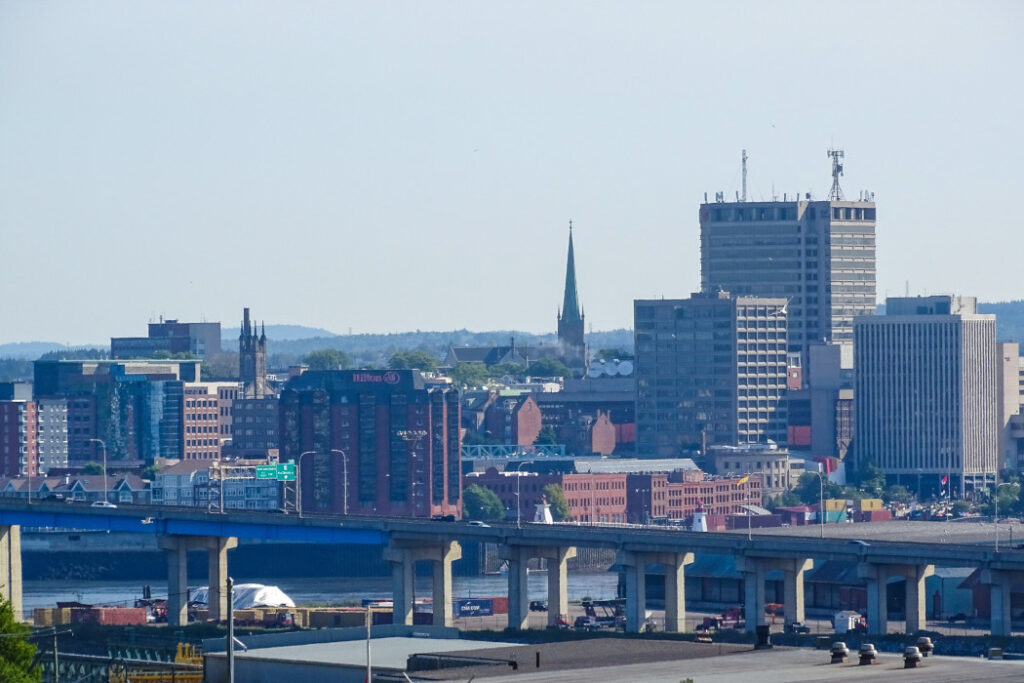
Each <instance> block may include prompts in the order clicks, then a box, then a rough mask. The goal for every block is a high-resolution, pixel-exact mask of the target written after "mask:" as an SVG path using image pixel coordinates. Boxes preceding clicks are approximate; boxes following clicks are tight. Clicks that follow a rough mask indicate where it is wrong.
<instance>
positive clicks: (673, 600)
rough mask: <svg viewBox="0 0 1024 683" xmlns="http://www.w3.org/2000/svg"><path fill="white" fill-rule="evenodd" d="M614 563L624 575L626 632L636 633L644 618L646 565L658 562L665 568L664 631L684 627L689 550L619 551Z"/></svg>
mask: <svg viewBox="0 0 1024 683" xmlns="http://www.w3.org/2000/svg"><path fill="white" fill-rule="evenodd" d="M617 562H618V563H619V564H620V565H622V566H623V568H624V569H625V574H626V631H627V632H628V633H637V632H639V631H640V630H641V629H642V628H643V625H644V622H646V621H647V605H646V602H647V584H646V579H647V567H648V566H650V565H657V564H660V565H661V566H662V567H663V568H664V570H665V631H667V632H672V633H679V632H682V631H684V630H686V565H688V564H691V563H692V562H693V553H645V552H639V551H627V550H623V551H620V552H619V554H618V558H617Z"/></svg>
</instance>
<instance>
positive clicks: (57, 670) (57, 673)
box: [53, 629, 60, 683]
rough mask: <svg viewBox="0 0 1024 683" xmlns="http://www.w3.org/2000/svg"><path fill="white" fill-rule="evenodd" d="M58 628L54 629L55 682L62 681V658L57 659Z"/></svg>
mask: <svg viewBox="0 0 1024 683" xmlns="http://www.w3.org/2000/svg"><path fill="white" fill-rule="evenodd" d="M57 635H58V634H57V629H53V683H60V660H58V659H57Z"/></svg>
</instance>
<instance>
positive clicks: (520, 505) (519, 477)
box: [515, 460, 526, 529]
mask: <svg viewBox="0 0 1024 683" xmlns="http://www.w3.org/2000/svg"><path fill="white" fill-rule="evenodd" d="M525 464H526V461H525V460H524V461H523V462H520V463H519V464H518V465H516V469H515V472H516V528H517V529H518V528H520V526H521V525H520V515H521V513H522V510H523V500H522V498H520V493H521V491H522V488H521V487H520V482H521V481H522V479H523V473H522V471H521V470H520V469H519V468H520V467H522V466H523V465H525Z"/></svg>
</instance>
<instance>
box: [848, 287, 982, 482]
mask: <svg viewBox="0 0 1024 683" xmlns="http://www.w3.org/2000/svg"><path fill="white" fill-rule="evenodd" d="M854 330H855V334H854V337H855V339H854V346H853V348H854V363H853V366H854V375H855V377H856V380H855V394H854V395H855V396H856V400H855V402H854V409H855V411H856V416H855V427H854V430H855V431H854V434H855V436H854V444H853V447H854V448H855V449H856V453H857V461H858V463H862V462H866V461H872V462H874V463H875V464H876V465H877V466H878V467H880V468H881V469H882V470H883V471H884V472H885V474H886V476H887V477H890V478H892V479H893V480H898V481H899V482H900V483H903V484H906V485H907V486H908V487H909V488H911V490H914V491H918V489H920V493H921V494H923V495H928V494H929V493H935V494H937V493H940V492H941V491H942V490H944V489H945V488H946V486H943V483H942V482H943V478H944V477H948V479H947V480H946V485H947V486H949V487H950V488H951V489H952V490H953V491H957V490H959V491H960V493H961V495H962V494H963V492H964V491H965V489H966V488H967V486H969V485H974V486H982V485H984V483H985V481H986V480H989V481H991V479H992V478H993V477H994V475H995V473H996V470H997V468H998V466H999V460H1000V457H999V451H998V441H999V437H998V424H997V422H998V421H997V410H998V409H997V379H996V371H997V365H998V362H997V355H996V353H997V348H996V320H995V316H994V315H979V314H978V313H977V306H976V302H975V299H974V298H968V297H951V296H932V297H913V298H910V297H908V298H890V299H888V300H887V301H886V314H885V315H884V316H862V317H860V318H857V320H856V323H855V325H854Z"/></svg>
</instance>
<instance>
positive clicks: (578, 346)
mask: <svg viewBox="0 0 1024 683" xmlns="http://www.w3.org/2000/svg"><path fill="white" fill-rule="evenodd" d="M583 321H584V318H583V310H582V309H581V307H580V297H579V292H578V291H577V289H576V255H575V254H574V253H573V248H572V221H569V256H568V258H567V259H566V262H565V295H564V297H563V300H562V310H560V311H559V312H558V343H559V345H560V346H561V347H562V360H563V361H564V362H565V364H566V365H567V366H568V367H569V368H570V369H572V370H574V371H576V372H577V374H582V372H583V370H584V368H585V367H586V362H587V344H586V341H585V339H584V332H583V327H584V322H583Z"/></svg>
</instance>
